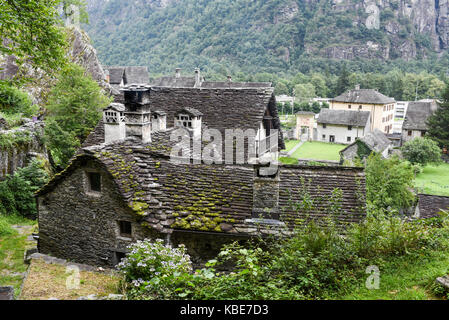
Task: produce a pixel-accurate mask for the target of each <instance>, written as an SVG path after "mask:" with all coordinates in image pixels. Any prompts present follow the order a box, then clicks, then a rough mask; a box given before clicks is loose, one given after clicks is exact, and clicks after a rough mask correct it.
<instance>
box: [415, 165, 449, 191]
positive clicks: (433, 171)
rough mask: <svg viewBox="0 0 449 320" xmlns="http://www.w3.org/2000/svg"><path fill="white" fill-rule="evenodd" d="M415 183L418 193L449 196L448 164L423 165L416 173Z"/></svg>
mask: <svg viewBox="0 0 449 320" xmlns="http://www.w3.org/2000/svg"><path fill="white" fill-rule="evenodd" d="M415 185H416V187H418V190H419V192H420V193H426V194H433V195H438V196H449V164H447V163H444V164H441V165H439V166H437V167H434V166H427V167H425V168H424V170H423V172H422V173H420V174H418V175H417V177H416V180H415Z"/></svg>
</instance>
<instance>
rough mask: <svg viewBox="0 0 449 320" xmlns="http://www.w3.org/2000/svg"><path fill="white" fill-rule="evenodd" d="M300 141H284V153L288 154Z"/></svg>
mask: <svg viewBox="0 0 449 320" xmlns="http://www.w3.org/2000/svg"><path fill="white" fill-rule="evenodd" d="M299 142H300V141H299V140H286V141H285V149H284V150H285V151H286V152H289V151H290V150H291V149H293V148H294V147H295V146H296V145H297V144H298V143H299Z"/></svg>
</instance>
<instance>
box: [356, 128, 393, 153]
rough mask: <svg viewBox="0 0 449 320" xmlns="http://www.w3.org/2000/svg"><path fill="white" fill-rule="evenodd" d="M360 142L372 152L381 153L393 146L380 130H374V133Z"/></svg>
mask: <svg viewBox="0 0 449 320" xmlns="http://www.w3.org/2000/svg"><path fill="white" fill-rule="evenodd" d="M360 140H361V141H363V142H364V143H365V144H366V146H367V147H369V148H370V149H371V150H373V151H376V152H380V153H382V152H383V151H384V150H385V149H387V148H388V146H390V145H391V140H390V139H388V138H387V136H386V135H385V134H384V133H383V132H382V131H380V130H379V129H374V131H371V132H368V133H367V134H365V136H364V137H362V138H360Z"/></svg>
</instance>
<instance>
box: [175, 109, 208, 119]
mask: <svg viewBox="0 0 449 320" xmlns="http://www.w3.org/2000/svg"><path fill="white" fill-rule="evenodd" d="M177 113H178V114H179V113H187V114H190V115H191V116H194V117H200V116H202V115H203V114H202V113H201V112H200V111H198V110H197V109H195V108H189V107H185V108H183V109H181V110H179V111H177Z"/></svg>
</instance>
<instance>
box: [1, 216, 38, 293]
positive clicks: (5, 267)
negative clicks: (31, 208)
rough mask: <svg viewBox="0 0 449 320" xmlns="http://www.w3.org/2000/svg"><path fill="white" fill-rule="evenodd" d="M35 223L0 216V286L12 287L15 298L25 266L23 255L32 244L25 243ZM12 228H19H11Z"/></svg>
mask: <svg viewBox="0 0 449 320" xmlns="http://www.w3.org/2000/svg"><path fill="white" fill-rule="evenodd" d="M35 225H36V222H34V221H31V220H26V219H22V218H18V217H11V216H7V217H5V216H1V215H0V286H13V287H14V289H15V295H16V296H17V295H18V293H19V290H20V286H21V284H22V279H23V276H24V274H25V272H26V270H27V265H26V264H25V263H24V262H23V255H24V252H25V250H26V249H27V248H30V247H33V243H32V242H29V241H27V238H28V236H29V235H30V234H31V233H32V232H33V229H34V226H35ZM12 226H20V228H13V227H12Z"/></svg>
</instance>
